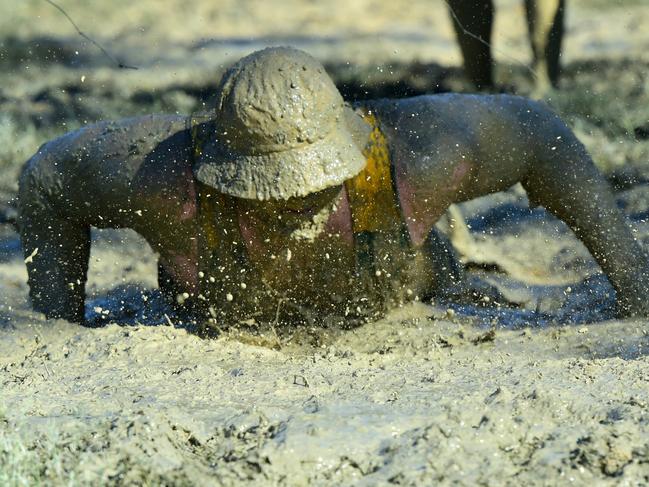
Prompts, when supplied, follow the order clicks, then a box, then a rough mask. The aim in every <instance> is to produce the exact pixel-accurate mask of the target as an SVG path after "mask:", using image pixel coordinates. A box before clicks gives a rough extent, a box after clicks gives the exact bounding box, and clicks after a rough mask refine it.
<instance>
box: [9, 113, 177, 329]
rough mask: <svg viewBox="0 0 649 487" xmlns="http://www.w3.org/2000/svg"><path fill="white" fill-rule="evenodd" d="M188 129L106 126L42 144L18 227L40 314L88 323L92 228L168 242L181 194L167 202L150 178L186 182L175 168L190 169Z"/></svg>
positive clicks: (159, 123)
mask: <svg viewBox="0 0 649 487" xmlns="http://www.w3.org/2000/svg"><path fill="white" fill-rule="evenodd" d="M183 130H184V119H183V118H182V117H175V116H173V117H165V116H154V117H141V118H137V119H127V120H123V121H119V122H104V123H100V124H95V125H91V126H87V127H84V128H82V129H79V130H77V131H75V132H71V133H69V134H66V135H65V136H63V137H60V138H58V139H56V140H53V141H51V142H49V143H47V144H45V145H43V146H42V147H41V148H40V149H39V151H38V152H37V153H36V154H35V155H34V156H33V157H32V158H31V159H30V160H29V161H28V162H27V163H26V165H25V167H24V169H23V172H22V174H21V178H20V182H19V195H18V214H19V216H18V226H19V230H20V235H21V241H22V245H23V252H24V255H25V259H26V261H25V262H26V264H27V271H28V282H29V288H30V297H31V299H32V303H33V306H34V308H35V309H36V310H37V311H41V312H43V313H44V314H45V315H46V316H47V317H48V318H64V319H67V320H69V321H73V322H83V320H84V300H85V283H86V275H87V271H88V257H89V252H90V228H91V226H95V227H101V228H134V229H135V230H137V231H139V232H140V233H142V234H143V235H144V236H145V238H147V239H150V238H152V237H155V236H156V235H155V234H156V232H159V233H160V234H161V236H160V238H157V239H155V238H154V239H153V240H156V241H166V239H165V238H164V231H165V228H167V227H169V228H173V227H174V225H173V221H172V220H173V217H174V216H175V212H174V209H175V207H174V206H173V205H172V204H171V203H174V202H175V200H174V197H175V196H176V195H177V194H178V193H179V192H180V191H181V190H182V189H183V188H174V190H175V191H173V192H172V196H170V198H168V199H161V198H159V196H160V194H159V193H156V194H154V192H155V191H154V190H155V189H159V187H160V186H161V182H159V181H153V184H151V182H152V180H153V178H152V174H153V173H154V172H156V171H157V172H158V173H159V174H162V175H165V177H167V178H168V179H172V180H173V179H174V178H178V177H181V176H182V174H180V172H179V171H176V170H175V166H178V167H184V166H186V165H187V157H186V154H187V147H186V145H187V140H186V137H185V136H184V135H183V134H181V132H182V131H183ZM179 133H180V134H181V135H180V137H179V140H175V139H174V136H175V134H179ZM176 138H178V137H176ZM143 180H147V181H149V183H150V184H149V185H148V186H147V185H146V184H144V185H143V184H142V181H143ZM143 187H144V190H143ZM170 202H171V203H170ZM165 205H167V206H168V208H161V206H165ZM175 206H179V205H175ZM165 210H168V211H165ZM154 220H155V221H165V222H167V223H166V225H156V223H155V221H154ZM171 240H173V239H171ZM172 244H173V243H172V242H170V243H169V245H172Z"/></svg>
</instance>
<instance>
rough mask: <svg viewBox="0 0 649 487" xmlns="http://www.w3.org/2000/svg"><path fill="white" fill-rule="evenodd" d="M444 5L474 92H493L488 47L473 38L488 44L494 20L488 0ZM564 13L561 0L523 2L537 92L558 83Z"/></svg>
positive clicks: (454, 0)
mask: <svg viewBox="0 0 649 487" xmlns="http://www.w3.org/2000/svg"><path fill="white" fill-rule="evenodd" d="M448 4H449V7H450V8H451V9H452V11H453V12H452V13H451V20H452V22H453V26H454V28H455V33H456V35H457V40H458V44H459V45H460V50H461V51H462V57H463V58H464V69H465V71H466V74H467V76H468V77H469V79H470V80H471V81H472V82H473V84H474V85H475V86H476V87H477V88H478V89H493V88H494V80H493V57H492V54H491V48H490V47H489V45H488V44H485V43H484V42H482V41H481V40H478V39H476V38H475V36H477V37H479V38H480V39H482V40H483V41H486V42H487V43H490V42H491V32H492V25H493V20H494V5H493V2H492V0H480V1H478V2H469V1H466V0H448ZM564 11H565V0H525V13H526V15H527V25H528V34H529V41H530V45H531V48H532V54H533V57H534V63H533V68H534V71H535V75H536V85H537V90H539V91H541V90H547V89H548V88H550V87H553V86H554V87H556V86H557V85H558V82H559V72H560V63H559V57H560V56H561V42H562V39H563V30H564V27H563V17H564ZM453 13H455V16H454V15H453ZM456 17H457V18H456ZM458 21H459V23H458ZM460 24H461V25H460ZM466 31H468V32H469V33H471V34H472V35H469V34H467V32H466Z"/></svg>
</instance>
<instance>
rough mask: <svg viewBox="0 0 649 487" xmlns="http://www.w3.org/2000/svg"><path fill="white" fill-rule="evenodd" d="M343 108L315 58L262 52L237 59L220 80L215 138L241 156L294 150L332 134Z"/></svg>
mask: <svg viewBox="0 0 649 487" xmlns="http://www.w3.org/2000/svg"><path fill="white" fill-rule="evenodd" d="M343 104H344V102H343V99H342V97H341V96H340V93H339V92H338V89H337V88H336V86H335V85H334V84H333V82H332V81H331V78H329V76H328V75H327V73H326V72H325V69H324V67H323V66H322V64H320V63H319V62H318V61H316V60H315V59H314V58H313V57H311V56H310V55H308V54H306V53H305V52H303V51H299V50H297V49H293V48H288V47H275V48H268V49H264V50H262V51H257V52H255V53H253V54H251V55H249V56H246V57H244V58H243V59H241V60H240V61H239V62H238V63H237V64H235V65H234V66H233V67H232V68H231V69H230V70H229V71H228V73H227V74H226V75H225V76H224V79H223V81H222V83H221V86H220V90H219V97H218V102H217V109H216V112H217V113H216V119H217V125H218V127H219V128H218V134H217V137H218V138H219V139H220V141H221V142H222V143H224V144H225V146H227V147H229V148H230V149H232V150H235V151H236V152H239V153H247V154H263V153H270V152H280V151H284V150H290V149H294V148H297V147H300V146H303V145H308V144H312V143H314V142H316V141H318V140H321V139H323V138H325V137H326V136H327V135H328V134H329V133H330V132H332V131H334V130H335V129H336V126H337V125H338V124H339V123H340V120H341V118H342V113H343Z"/></svg>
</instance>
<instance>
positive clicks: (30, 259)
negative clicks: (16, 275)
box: [25, 247, 38, 264]
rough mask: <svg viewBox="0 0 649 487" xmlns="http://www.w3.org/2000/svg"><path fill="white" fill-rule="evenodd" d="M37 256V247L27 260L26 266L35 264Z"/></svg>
mask: <svg viewBox="0 0 649 487" xmlns="http://www.w3.org/2000/svg"><path fill="white" fill-rule="evenodd" d="M36 254H38V247H36V248H35V249H34V251H33V252H32V253H31V254H29V255H28V256H27V258H26V259H25V264H31V263H32V262H34V257H36Z"/></svg>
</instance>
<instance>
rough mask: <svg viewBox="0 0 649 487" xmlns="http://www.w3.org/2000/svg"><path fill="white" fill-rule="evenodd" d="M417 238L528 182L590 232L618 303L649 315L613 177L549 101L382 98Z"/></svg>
mask: <svg viewBox="0 0 649 487" xmlns="http://www.w3.org/2000/svg"><path fill="white" fill-rule="evenodd" d="M377 109H378V110H379V111H381V109H383V112H384V115H383V116H382V117H381V119H382V120H383V121H384V123H383V126H384V127H385V130H386V131H387V132H388V134H389V138H390V141H391V145H392V146H393V156H394V157H395V159H396V160H395V167H396V168H397V174H398V178H397V180H398V189H399V197H400V200H401V202H402V206H403V208H404V210H405V212H406V214H407V216H408V223H409V228H410V230H411V235H413V236H414V239H413V240H414V241H415V242H417V241H418V238H419V239H421V238H423V236H424V235H425V232H427V231H428V229H430V227H431V226H432V225H433V224H434V223H435V221H437V219H438V218H439V217H440V216H441V215H442V213H443V212H444V211H445V210H446V208H447V207H448V206H449V205H450V204H452V203H457V202H461V201H466V200H468V199H471V198H475V197H478V196H482V195H485V194H489V193H493V192H496V191H501V190H504V189H507V188H509V187H510V186H512V185H513V184H515V183H517V182H521V183H522V184H523V186H524V187H525V189H526V191H527V193H528V195H529V198H530V202H532V203H533V204H538V205H542V206H544V207H546V208H547V209H548V210H549V211H551V212H552V213H553V214H554V215H556V216H557V217H559V218H561V219H562V220H563V221H565V222H566V223H567V224H568V225H569V226H570V228H571V229H572V230H573V231H574V232H575V233H576V235H577V236H578V237H579V238H580V239H581V240H582V241H583V243H584V244H585V245H586V247H587V248H588V250H589V251H590V252H591V254H592V255H593V257H594V258H595V259H596V260H597V262H598V264H599V265H600V267H601V268H602V270H603V271H604V272H605V273H606V275H607V276H608V278H609V280H610V282H611V284H612V285H613V287H614V288H615V290H616V293H617V298H618V304H619V312H620V314H622V315H625V316H632V315H644V316H646V315H649V302H648V301H647V300H646V296H647V293H648V292H649V266H648V265H647V259H646V257H645V255H644V253H643V251H642V249H641V248H640V246H639V244H638V242H637V241H636V239H635V237H634V236H633V233H632V232H631V229H630V228H629V226H628V223H627V222H626V220H625V217H624V215H622V214H621V212H620V211H619V210H618V208H617V206H616V204H615V199H614V196H613V194H612V192H611V189H610V188H609V186H608V184H607V183H606V181H605V180H604V179H603V177H602V176H601V175H600V173H599V172H598V170H597V168H596V167H595V166H594V164H593V162H592V160H591V158H590V156H589V155H588V153H587V152H586V150H585V148H584V147H583V145H582V144H581V143H580V142H579V140H577V138H576V137H575V135H574V134H573V133H572V131H571V130H570V129H569V128H568V127H567V126H566V125H565V123H563V122H562V121H561V119H560V118H559V117H558V116H557V115H555V114H554V113H553V112H552V111H551V110H550V109H548V108H547V107H545V105H543V104H541V103H538V102H534V101H531V100H526V99H523V98H519V97H513V96H462V95H442V96H430V97H419V98H411V99H409V100H405V101H403V102H398V103H393V104H392V105H388V104H386V105H384V106H383V107H377Z"/></svg>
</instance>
